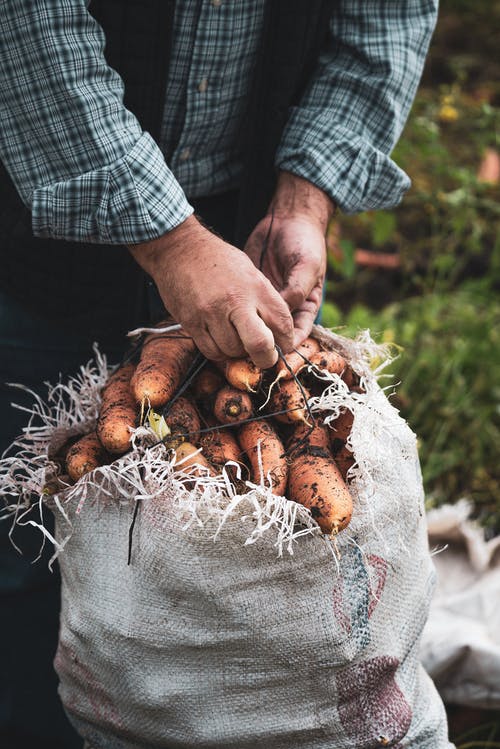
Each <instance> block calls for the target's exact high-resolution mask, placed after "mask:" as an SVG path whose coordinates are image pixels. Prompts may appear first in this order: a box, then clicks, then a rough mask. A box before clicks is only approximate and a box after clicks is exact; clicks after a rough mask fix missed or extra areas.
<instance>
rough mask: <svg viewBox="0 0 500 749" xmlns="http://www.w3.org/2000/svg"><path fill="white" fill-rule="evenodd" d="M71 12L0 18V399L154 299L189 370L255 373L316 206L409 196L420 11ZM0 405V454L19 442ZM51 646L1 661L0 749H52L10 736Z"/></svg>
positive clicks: (26, 731)
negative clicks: (239, 363)
mask: <svg viewBox="0 0 500 749" xmlns="http://www.w3.org/2000/svg"><path fill="white" fill-rule="evenodd" d="M87 5H88V3H86V2H84V0H4V1H3V2H2V3H1V13H0V39H1V44H0V77H1V85H0V112H1V131H0V157H1V159H2V162H3V164H4V167H5V171H4V172H3V173H2V174H1V175H0V186H1V188H0V189H1V191H2V200H1V201H0V227H1V230H2V232H1V236H2V240H1V243H0V255H1V262H2V276H1V284H2V286H1V292H2V293H1V295H0V305H1V310H2V312H1V317H0V328H1V329H0V343H1V345H2V348H3V353H2V371H1V372H0V375H1V380H2V382H5V381H13V380H14V381H21V382H23V383H24V384H26V385H29V386H32V387H34V388H38V387H39V384H40V382H42V381H43V380H46V379H52V380H54V379H55V378H56V377H57V375H58V373H59V372H62V373H67V372H68V371H71V370H74V369H75V368H76V367H77V365H78V363H79V362H81V361H84V360H86V359H87V358H88V353H89V348H90V344H91V342H92V341H93V340H94V339H97V340H99V341H100V342H101V344H102V347H103V348H104V349H105V350H107V351H108V352H109V353H110V355H111V357H112V358H113V357H118V356H119V355H120V347H121V346H122V345H123V344H122V341H123V333H124V331H125V330H126V329H127V328H129V327H132V326H135V325H137V324H138V323H142V322H147V321H148V319H151V318H153V319H154V318H155V317H157V316H158V315H159V314H161V312H160V311H159V305H158V301H159V300H158V296H157V294H159V297H160V299H161V301H162V302H163V304H164V306H165V307H166V309H167V310H168V311H169V312H170V313H171V314H172V315H173V316H174V317H175V318H176V319H177V320H178V321H179V322H181V323H182V325H183V327H184V329H185V330H186V331H187V332H188V333H190V334H191V335H192V336H193V338H194V340H195V341H196V343H197V345H198V347H199V348H200V350H201V351H202V352H203V353H204V354H205V355H206V356H208V357H209V358H212V359H220V358H224V357H227V356H240V355H242V354H244V353H245V352H246V353H247V354H249V355H250V356H251V357H252V359H253V360H254V361H255V363H256V364H258V365H259V366H261V367H268V366H271V365H272V364H273V363H274V361H275V360H276V356H277V354H276V350H275V344H278V345H279V346H280V347H281V348H282V349H283V350H285V351H288V350H290V349H291V347H292V345H293V344H294V343H295V344H296V343H297V342H299V341H300V340H302V339H303V338H304V337H305V336H306V335H307V334H308V332H309V331H310V328H311V325H312V322H313V320H314V318H315V316H316V314H317V311H318V308H319V305H320V300H321V293H322V285H323V280H324V275H325V268H326V258H325V241H324V236H325V230H326V226H327V223H328V221H329V219H330V217H331V216H332V214H333V211H334V208H335V206H339V207H340V208H341V209H342V210H344V211H346V212H356V211H361V210H365V209H377V208H383V207H388V206H393V205H395V204H396V203H398V202H399V200H400V199H401V197H402V195H403V193H404V191H405V190H406V189H407V188H408V186H409V180H408V178H407V177H406V175H405V174H404V173H403V172H401V170H399V169H398V167H397V166H396V165H395V164H394V162H392V161H391V159H390V158H389V154H390V152H391V150H392V148H393V146H394V144H395V142H396V140H397V138H398V137H399V134H400V132H401V130H402V127H403V125H404V122H405V119H406V116H407V113H408V110H409V107H410V104H411V101H412V99H413V96H414V93H415V89H416V86H417V83H418V80H419V77H420V73H421V70H422V65H423V61H424V58H425V54H426V51H427V47H428V43H429V40H430V36H431V33H432V29H433V27H434V23H435V18H436V5H437V0H403V1H402V2H399V3H388V2H385V0H373V1H372V2H366V0H308V2H306V1H305V0H286V1H285V0H253V2H251V3H249V2H244V0H183V1H182V2H180V1H179V2H176V3H175V2H173V0H143V2H139V0H136V1H135V2H133V0H129V1H128V2H127V1H126V0H106V1H105V0H101V1H99V0H95V1H94V2H92V3H90V7H89V8H88V7H87ZM124 92H125V100H124V99H123V96H124ZM195 210H196V213H195ZM197 214H198V215H199V216H200V217H201V219H202V220H200V218H198V217H197ZM126 247H128V248H129V252H128V251H127V249H126ZM237 248H242V249H244V252H241V251H240V250H239V249H237ZM141 269H142V270H143V271H145V274H144V273H142V272H141ZM11 399H12V397H11V395H10V393H9V392H7V390H6V389H5V388H4V390H3V391H2V417H3V421H2V423H3V424H4V435H3V441H4V444H5V445H7V444H8V443H9V442H10V441H11V440H12V438H13V437H14V435H15V433H16V432H17V431H18V430H19V428H20V427H21V426H22V415H19V414H18V415H16V414H15V413H14V412H12V411H11V410H10V408H9V405H8V404H9V401H10V400H11ZM19 542H20V543H22V544H24V546H26V544H28V543H32V542H28V541H27V540H26V539H22V540H21V537H19ZM4 556H5V558H6V560H7V561H6V564H8V565H9V566H8V569H7V572H6V573H5V574H4V585H3V589H4V591H5V596H6V597H8V601H9V603H8V606H9V612H10V616H9V620H8V631H7V635H8V636H7V637H5V636H4V637H3V641H4V642H9V643H10V642H12V641H13V638H14V637H15V636H16V635H17V637H18V638H19V627H20V625H19V622H21V621H24V622H26V620H32V621H35V620H36V617H37V611H39V608H38V609H36V606H32V608H31V609H30V608H26V607H28V605H29V604H28V603H27V601H28V600H29V599H28V597H27V595H26V593H23V592H22V591H26V590H28V589H29V588H30V586H32V587H33V586H35V589H37V590H38V591H42V594H41V595H40V596H39V597H40V598H41V599H43V598H44V596H45V593H44V592H43V591H44V588H43V586H47V584H48V583H47V580H46V578H45V577H44V575H43V574H42V573H41V572H40V570H39V569H38V570H36V571H35V572H33V573H32V572H31V569H30V568H29V567H28V566H27V565H26V564H24V563H23V562H22V561H19V560H17V559H16V558H14V556H13V552H11V550H10V548H9V547H8V546H6V547H5V550H4ZM33 574H34V575H35V576H39V578H40V577H41V578H42V580H40V579H38V581H35V582H33ZM45 597H46V596H45ZM37 605H38V607H40V601H38V604H37ZM52 620H54V617H52ZM47 626H48V628H49V630H50V627H49V625H47ZM54 633H55V622H54V621H52V635H51V637H52V639H51V640H50V643H49V648H48V647H47V645H45V646H43V647H42V646H37V643H38V640H43V638H44V635H43V633H41V632H40V630H39V629H38V628H37V627H36V626H34V627H33V629H32V630H30V631H29V636H28V633H26V636H25V638H24V642H25V644H24V651H23V653H21V652H20V649H18V650H17V651H16V656H15V658H13V657H12V653H10V652H9V653H6V654H5V655H4V656H3V657H2V665H3V663H7V662H10V664H11V665H10V667H8V668H7V669H6V676H5V682H7V683H6V686H5V687H4V690H5V691H4V697H3V702H2V705H1V710H0V716H1V718H0V720H1V721H3V722H2V731H4V734H5V736H7V737H9V740H10V742H11V743H10V744H7V745H11V746H16V747H18V746H22V745H23V744H22V741H23V739H22V738H20V737H22V736H29V737H30V740H31V739H32V738H38V739H39V740H38V744H37V746H39V747H40V746H42V744H41V743H40V741H41V739H40V738H39V737H46V739H47V741H48V742H51V743H50V746H52V747H54V746H55V743H54V741H55V740H56V739H57V738H58V737H62V736H63V730H64V729H61V730H60V731H59V729H58V728H57V720H56V718H55V717H54V716H55V713H54V714H53V715H52V714H51V713H48V714H50V715H51V718H50V720H49V721H47V720H44V717H43V713H44V712H45V713H47V710H48V709H49V708H45V707H44V708H43V710H42V711H41V714H40V715H39V716H37V720H36V726H35V727H32V726H26V725H24V726H23V715H24V705H23V700H26V695H27V689H26V681H27V680H29V679H30V678H31V676H30V674H31V673H32V671H31V670H30V667H29V663H30V648H31V654H33V653H34V652H35V651H36V653H37V656H39V655H40V652H42V651H43V648H45V650H47V649H50V648H51V647H52V645H53V639H54V637H55V634H54ZM37 638H38V639H37ZM49 659H50V655H47V658H46V659H45V661H46V663H47V662H48V661H49ZM23 664H24V665H23ZM43 668H47V666H46V665H45V666H42V665H40V668H39V672H40V673H41V672H42V671H43ZM20 674H21V675H22V676H20ZM5 682H4V683H5ZM13 682H16V684H14V683H13ZM15 689H18V692H17V693H14V691H15ZM13 690H14V691H13ZM45 691H46V690H45V689H44V688H43V681H41V682H40V685H39V688H38V689H37V691H36V694H31V695H30V702H31V703H32V704H33V705H36V704H40V705H44V706H45V699H46V695H45V694H44V692H45ZM32 709H36V708H32V707H30V710H32ZM51 709H53V708H51ZM1 735H2V734H1V733H0V736H1ZM12 737H14V738H12ZM62 740H63V741H64V742H65V743H64V744H62V745H64V746H65V747H69V746H70V739H68V737H67V736H66V738H64V739H62ZM26 741H28V739H26ZM16 742H17V743H16ZM47 745H49V744H47Z"/></svg>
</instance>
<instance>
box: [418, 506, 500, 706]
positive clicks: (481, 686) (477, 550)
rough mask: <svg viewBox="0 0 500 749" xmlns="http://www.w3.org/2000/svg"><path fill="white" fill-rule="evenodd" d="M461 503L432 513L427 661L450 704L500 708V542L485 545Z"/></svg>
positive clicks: (424, 641) (424, 647) (424, 650)
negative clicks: (431, 596)
mask: <svg viewBox="0 0 500 749" xmlns="http://www.w3.org/2000/svg"><path fill="white" fill-rule="evenodd" d="M469 514H470V504H469V503H468V502H467V501H466V500H461V501H460V502H458V503H457V504H456V505H446V506H444V507H441V508H439V509H436V510H431V511H430V512H429V513H428V528H429V542H430V546H431V549H433V550H434V551H436V550H440V549H441V551H440V553H437V554H435V556H434V564H435V566H436V570H437V576H438V584H437V588H436V591H435V594H434V599H433V602H432V604H431V611H430V615H429V619H428V622H427V625H426V627H425V629H424V634H423V639H422V649H421V655H422V661H423V664H424V667H425V668H426V670H427V672H428V673H429V674H430V676H431V677H432V678H433V679H434V682H435V684H436V686H437V687H438V690H439V692H440V693H441V696H442V697H443V699H444V700H445V702H448V703H450V704H458V705H468V706H471V707H481V708H494V709H498V708H500V537H496V538H494V539H491V540H490V541H485V540H484V532H483V530H482V529H481V528H480V527H478V526H477V525H476V524H475V523H473V522H472V521H471V520H470V519H469Z"/></svg>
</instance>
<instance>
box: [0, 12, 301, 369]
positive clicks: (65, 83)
mask: <svg viewBox="0 0 500 749" xmlns="http://www.w3.org/2000/svg"><path fill="white" fill-rule="evenodd" d="M0 4H1V13H0V39H1V40H2V44H1V45H0V156H1V158H2V160H3V161H4V163H5V166H6V168H7V170H8V171H9V173H10V175H11V177H12V179H13V181H14V183H15V185H16V187H17V189H18V191H19V193H20V195H21V197H22V199H23V200H24V202H25V203H26V204H27V205H28V206H30V208H31V211H32V223H33V231H34V234H35V235H37V236H40V237H53V238H55V239H67V240H74V241H78V242H96V243H108V244H126V245H129V246H131V252H132V254H133V256H134V257H135V259H136V260H137V262H138V263H139V264H140V265H141V266H142V267H143V268H144V269H145V270H146V271H147V272H148V273H149V274H150V275H151V276H152V278H153V280H154V281H155V283H156V285H157V287H158V289H159V292H160V295H161V297H162V299H163V302H164V304H165V307H166V308H167V309H168V310H169V312H171V313H172V314H173V315H174V316H175V317H176V319H177V320H178V322H180V323H182V325H183V326H184V328H185V329H186V330H187V331H188V332H189V333H190V334H191V335H192V336H193V338H194V340H195V342H196V343H197V345H198V347H199V348H200V350H201V351H202V352H203V353H204V354H205V355H207V356H208V357H210V358H214V359H218V358H224V357H227V356H231V355H232V356H238V355H243V354H244V353H245V351H246V352H247V353H249V354H250V355H251V356H252V357H253V359H254V361H255V363H256V364H257V365H259V366H263V367H266V366H271V365H272V364H273V363H274V361H275V360H276V357H277V354H276V352H275V350H274V342H275V341H276V342H277V343H279V345H280V346H282V348H284V350H286V351H288V350H290V348H291V345H292V330H293V323H292V318H291V315H290V312H289V310H288V307H287V305H286V303H285V302H284V301H283V299H282V298H281V297H280V295H279V294H278V293H277V292H276V291H275V290H274V289H273V287H272V286H271V284H270V283H269V281H268V280H267V279H266V278H265V277H264V276H263V274H262V273H259V272H258V271H257V270H256V268H255V267H254V266H253V264H252V263H251V261H250V260H249V259H248V258H247V257H245V255H244V254H243V253H240V252H238V251H237V250H236V248H234V247H231V246H230V245H228V244H227V243H225V242H223V241H222V240H220V239H219V238H218V237H216V236H215V235H213V234H212V233H211V232H209V231H208V230H207V229H205V228H204V227H202V226H201V224H199V222H198V221H197V220H196V219H195V218H194V217H193V216H192V212H193V211H192V208H191V206H190V205H189V203H188V202H187V200H186V197H185V195H184V193H183V191H182V189H181V187H180V185H179V184H178V182H177V181H176V180H175V178H174V176H173V174H172V172H171V171H170V169H169V168H168V166H167V165H166V163H165V161H164V159H163V156H162V154H161V151H160V149H159V148H158V146H157V145H156V144H155V143H154V141H153V140H152V138H151V137H150V136H149V135H148V134H147V133H145V132H143V131H142V129H141V127H140V125H139V123H138V121H137V120H136V118H135V117H134V116H133V115H132V114H131V113H130V112H129V111H128V110H127V109H126V108H125V107H124V105H123V83H122V81H121V79H120V78H119V76H118V75H117V73H116V72H115V71H113V70H112V69H111V68H110V67H109V66H108V65H107V64H106V62H105V58H104V43H105V39H104V34H103V32H102V29H101V28H100V27H99V25H98V24H97V23H96V22H95V20H94V19H93V18H92V16H91V15H90V14H89V13H88V12H87V7H86V2H85V0H65V2H61V1H60V0H3V2H1V3H0Z"/></svg>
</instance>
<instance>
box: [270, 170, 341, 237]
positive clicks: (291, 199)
mask: <svg viewBox="0 0 500 749" xmlns="http://www.w3.org/2000/svg"><path fill="white" fill-rule="evenodd" d="M334 212H335V203H334V202H333V200H332V199H331V198H330V196H329V195H328V194H327V193H326V192H325V191H324V190H321V189H320V188H319V187H316V185H314V184H312V182H310V181H309V180H307V179H304V178H302V177H299V176H297V175H295V174H292V173H290V172H280V173H279V175H278V181H277V184H276V190H275V192H274V195H273V199H272V200H271V204H270V206H269V211H268V213H271V214H272V215H274V216H276V217H279V218H287V217H291V216H294V217H298V216H302V217H305V218H307V219H308V220H310V221H313V222H315V223H316V224H318V226H320V227H321V228H322V229H323V231H325V232H326V229H327V226H328V222H329V221H330V219H331V217H332V216H333V214H334Z"/></svg>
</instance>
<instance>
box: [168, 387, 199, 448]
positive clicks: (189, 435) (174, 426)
mask: <svg viewBox="0 0 500 749" xmlns="http://www.w3.org/2000/svg"><path fill="white" fill-rule="evenodd" d="M165 421H166V422H167V426H168V427H169V428H170V431H171V433H172V434H178V435H181V436H182V437H183V438H184V439H186V440H187V441H188V442H196V441H197V440H198V437H199V436H200V435H199V431H200V417H199V415H198V411H197V410H196V406H195V405H194V404H193V403H191V401H189V400H188V399H187V398H184V397H183V396H182V395H181V396H180V397H179V398H177V400H175V401H174V402H173V403H172V405H171V407H170V409H169V411H168V413H167V416H166V417H165Z"/></svg>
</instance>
